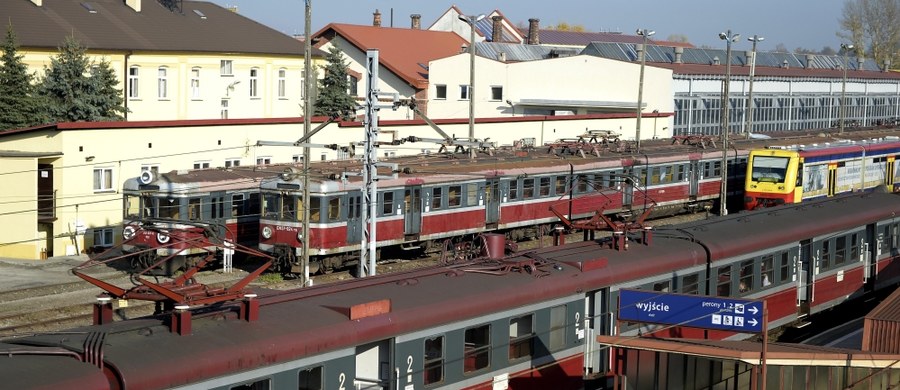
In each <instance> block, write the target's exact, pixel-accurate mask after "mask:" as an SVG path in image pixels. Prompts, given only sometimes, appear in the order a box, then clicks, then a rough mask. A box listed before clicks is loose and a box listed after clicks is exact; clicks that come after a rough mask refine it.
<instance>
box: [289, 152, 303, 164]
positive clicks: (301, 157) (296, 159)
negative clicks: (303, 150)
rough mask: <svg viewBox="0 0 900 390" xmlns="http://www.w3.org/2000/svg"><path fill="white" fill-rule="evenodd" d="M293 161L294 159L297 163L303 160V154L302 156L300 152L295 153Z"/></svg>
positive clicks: (292, 157)
mask: <svg viewBox="0 0 900 390" xmlns="http://www.w3.org/2000/svg"><path fill="white" fill-rule="evenodd" d="M291 161H293V162H295V163H298V162H301V161H303V156H301V155H299V154H295V155H293V156H291Z"/></svg>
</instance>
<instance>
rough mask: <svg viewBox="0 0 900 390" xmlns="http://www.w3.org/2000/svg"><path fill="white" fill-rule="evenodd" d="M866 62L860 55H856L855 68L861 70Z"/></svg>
mask: <svg viewBox="0 0 900 390" xmlns="http://www.w3.org/2000/svg"><path fill="white" fill-rule="evenodd" d="M865 63H866V59H865V58H862V57H856V70H862V68H863V64H865Z"/></svg>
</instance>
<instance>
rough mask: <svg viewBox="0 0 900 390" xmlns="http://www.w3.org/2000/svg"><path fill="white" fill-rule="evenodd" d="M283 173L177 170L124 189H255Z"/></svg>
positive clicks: (141, 178) (139, 179) (139, 180)
mask: <svg viewBox="0 0 900 390" xmlns="http://www.w3.org/2000/svg"><path fill="white" fill-rule="evenodd" d="M281 171H282V170H281V169H278V168H273V167H270V166H256V167H247V168H241V167H235V168H209V169H194V170H176V171H171V172H166V173H161V174H159V175H158V176H157V175H154V174H152V173H150V174H149V175H148V173H147V172H146V171H145V172H142V173H141V174H142V176H138V177H132V178H129V179H128V180H126V181H125V184H124V185H123V186H122V188H123V190H124V191H125V193H139V192H147V191H153V192H160V193H165V194H170V195H171V194H174V195H181V194H185V195H186V194H195V193H208V192H214V191H228V190H243V189H254V188H258V187H259V185H260V183H261V182H265V181H271V180H274V179H275V177H276V176H277V175H278V174H279V173H280V172H281Z"/></svg>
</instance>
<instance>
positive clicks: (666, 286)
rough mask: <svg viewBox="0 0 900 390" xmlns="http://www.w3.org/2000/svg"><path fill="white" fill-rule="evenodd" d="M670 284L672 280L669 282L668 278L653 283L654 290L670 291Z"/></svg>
mask: <svg viewBox="0 0 900 390" xmlns="http://www.w3.org/2000/svg"><path fill="white" fill-rule="evenodd" d="M670 285H671V282H669V281H668V280H666V281H665V282H659V283H653V291H659V292H669V291H670V287H669V286H670Z"/></svg>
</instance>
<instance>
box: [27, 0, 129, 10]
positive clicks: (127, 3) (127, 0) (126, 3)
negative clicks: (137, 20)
mask: <svg viewBox="0 0 900 390" xmlns="http://www.w3.org/2000/svg"><path fill="white" fill-rule="evenodd" d="M32 1H34V0H32ZM125 5H127V6H129V7H131V9H133V10H134V12H141V0H125Z"/></svg>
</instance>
